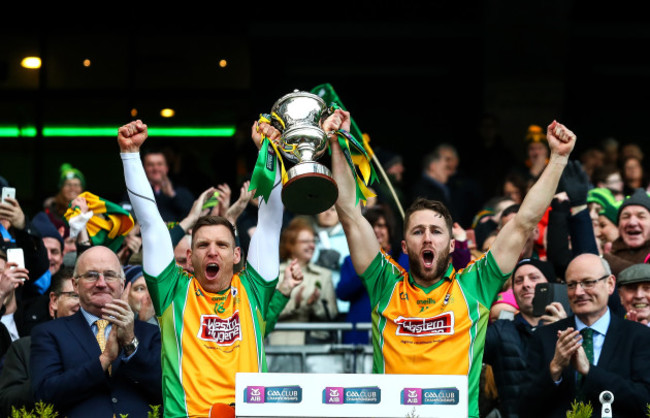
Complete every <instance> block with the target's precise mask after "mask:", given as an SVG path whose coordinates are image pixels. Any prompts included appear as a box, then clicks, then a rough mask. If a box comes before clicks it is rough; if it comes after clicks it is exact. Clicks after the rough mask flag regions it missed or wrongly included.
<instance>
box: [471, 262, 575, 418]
mask: <svg viewBox="0 0 650 418" xmlns="http://www.w3.org/2000/svg"><path fill="white" fill-rule="evenodd" d="M554 281H555V272H554V270H553V266H552V265H551V264H550V263H548V262H546V261H541V260H538V259H534V258H525V259H523V260H521V261H519V263H517V266H516V267H515V270H514V271H513V273H512V292H513V295H514V301H515V303H516V304H517V306H518V308H519V313H517V314H516V315H515V317H514V319H513V320H507V319H501V320H497V321H495V322H494V323H493V324H491V325H489V326H488V330H487V336H486V338H485V353H484V357H483V361H484V362H485V363H487V364H490V365H491V366H492V370H493V372H494V380H495V382H496V385H497V390H498V392H499V399H500V406H499V411H500V412H501V414H502V415H503V416H504V417H517V416H519V415H518V414H517V409H518V403H519V397H520V394H521V383H522V382H523V380H524V377H525V375H526V352H527V349H528V344H529V341H530V339H531V337H532V335H533V331H535V329H536V328H537V327H539V326H541V325H546V324H549V323H553V322H555V321H558V320H560V319H562V318H566V316H567V314H566V312H565V311H564V308H563V307H562V305H561V304H560V303H558V302H553V303H551V304H550V305H548V306H547V307H546V311H547V315H543V316H541V317H536V316H533V298H534V296H535V286H536V285H537V284H538V283H547V282H554Z"/></svg>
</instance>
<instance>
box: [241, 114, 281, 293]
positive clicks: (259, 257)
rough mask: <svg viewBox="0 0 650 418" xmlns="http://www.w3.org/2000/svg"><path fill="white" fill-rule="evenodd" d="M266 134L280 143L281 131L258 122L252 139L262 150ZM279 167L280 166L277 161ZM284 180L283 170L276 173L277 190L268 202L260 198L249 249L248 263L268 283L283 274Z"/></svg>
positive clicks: (254, 127) (273, 191)
mask: <svg viewBox="0 0 650 418" xmlns="http://www.w3.org/2000/svg"><path fill="white" fill-rule="evenodd" d="M262 134H264V135H265V136H266V137H267V138H269V139H270V140H271V141H274V142H277V141H278V140H279V138H280V132H278V131H277V130H276V129H275V128H273V127H272V126H271V125H269V124H267V123H260V124H257V123H255V124H254V125H253V128H252V130H251V137H252V138H253V141H254V142H255V145H257V148H258V149H259V148H260V146H261V142H262ZM276 164H279V163H277V162H276ZM281 191H282V181H281V178H280V170H279V168H278V169H277V170H276V175H275V187H273V190H272V191H271V195H270V196H269V200H268V202H264V201H263V200H262V199H260V206H259V211H258V215H257V228H256V229H255V233H254V234H253V236H252V237H251V242H250V245H249V246H248V257H247V260H248V262H249V263H250V265H251V267H253V268H254V269H255V271H256V272H257V273H258V274H259V275H260V276H262V278H263V279H264V280H266V281H269V282H270V281H272V280H275V279H277V278H278V274H279V272H280V231H281V229H282V212H283V209H284V206H283V205H282V196H281Z"/></svg>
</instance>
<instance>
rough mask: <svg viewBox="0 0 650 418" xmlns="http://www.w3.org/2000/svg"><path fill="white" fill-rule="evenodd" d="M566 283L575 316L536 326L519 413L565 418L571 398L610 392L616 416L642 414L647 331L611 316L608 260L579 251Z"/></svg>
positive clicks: (649, 392)
mask: <svg viewBox="0 0 650 418" xmlns="http://www.w3.org/2000/svg"><path fill="white" fill-rule="evenodd" d="M566 283H567V291H568V296H569V302H570V305H571V309H572V310H573V312H574V314H575V315H572V316H570V317H569V318H566V319H563V320H561V321H558V322H556V323H554V324H551V325H548V326H545V327H541V328H539V329H538V330H537V331H535V333H534V335H533V340H532V341H531V343H530V344H529V352H528V373H527V378H526V383H525V387H524V388H523V390H522V394H523V396H522V398H521V404H520V412H521V415H522V416H527V417H528V416H530V417H536V416H539V417H545V418H546V417H564V416H566V411H567V410H569V409H571V405H570V404H571V402H572V401H573V400H574V399H578V400H581V401H584V402H585V403H586V402H587V401H589V402H591V404H592V405H594V406H595V408H594V411H595V416H600V408H599V407H598V406H599V405H600V402H599V396H600V394H601V392H603V391H605V390H608V391H611V392H612V393H613V394H614V404H613V405H612V406H613V408H612V409H613V411H614V416H615V417H641V416H644V415H645V412H646V403H647V402H648V400H649V399H650V330H649V329H648V328H647V327H645V326H643V325H641V324H639V323H636V322H633V321H628V320H624V319H621V318H618V317H616V316H615V315H611V314H610V312H609V308H608V307H607V300H608V297H609V295H611V294H612V293H613V292H614V287H615V284H616V278H615V277H614V275H613V274H612V273H611V270H610V268H609V265H608V263H607V262H606V261H605V260H604V259H601V258H600V257H598V256H596V255H594V254H582V255H580V256H578V257H576V258H575V259H574V260H573V261H571V263H570V264H569V266H568V268H567V270H566Z"/></svg>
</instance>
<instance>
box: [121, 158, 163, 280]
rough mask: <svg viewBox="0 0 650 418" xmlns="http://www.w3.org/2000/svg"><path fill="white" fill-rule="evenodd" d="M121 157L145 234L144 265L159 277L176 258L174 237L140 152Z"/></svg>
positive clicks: (138, 218) (143, 235)
mask: <svg viewBox="0 0 650 418" xmlns="http://www.w3.org/2000/svg"><path fill="white" fill-rule="evenodd" d="M120 157H122V164H123V165H124V180H125V181H126V190H127V191H128V193H129V199H130V200H131V206H133V211H134V212H135V217H136V218H137V220H138V223H139V224H140V231H141V234H142V268H143V270H144V271H146V272H147V274H149V275H151V276H158V275H159V274H160V273H162V272H163V270H164V269H165V268H166V267H167V266H169V263H171V262H172V260H173V259H174V248H173V247H172V240H171V237H170V236H169V231H168V230H167V226H166V225H165V222H163V220H162V217H161V216H160V212H158V206H157V205H156V199H155V197H154V195H153V190H152V189H151V185H150V184H149V181H148V180H147V175H146V174H145V172H144V168H143V167H142V162H141V161H140V153H137V152H132V153H120Z"/></svg>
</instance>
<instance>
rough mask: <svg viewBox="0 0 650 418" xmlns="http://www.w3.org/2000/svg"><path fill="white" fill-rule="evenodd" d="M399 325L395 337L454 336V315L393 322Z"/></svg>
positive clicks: (395, 320)
mask: <svg viewBox="0 0 650 418" xmlns="http://www.w3.org/2000/svg"><path fill="white" fill-rule="evenodd" d="M393 321H394V322H395V324H396V325H397V330H396V331H395V335H405V336H409V337H428V336H432V335H452V334H453V333H454V313H453V312H452V311H450V312H444V313H442V314H440V315H436V316H433V317H430V318H404V317H403V316H400V317H398V318H397V319H394V320H393Z"/></svg>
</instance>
